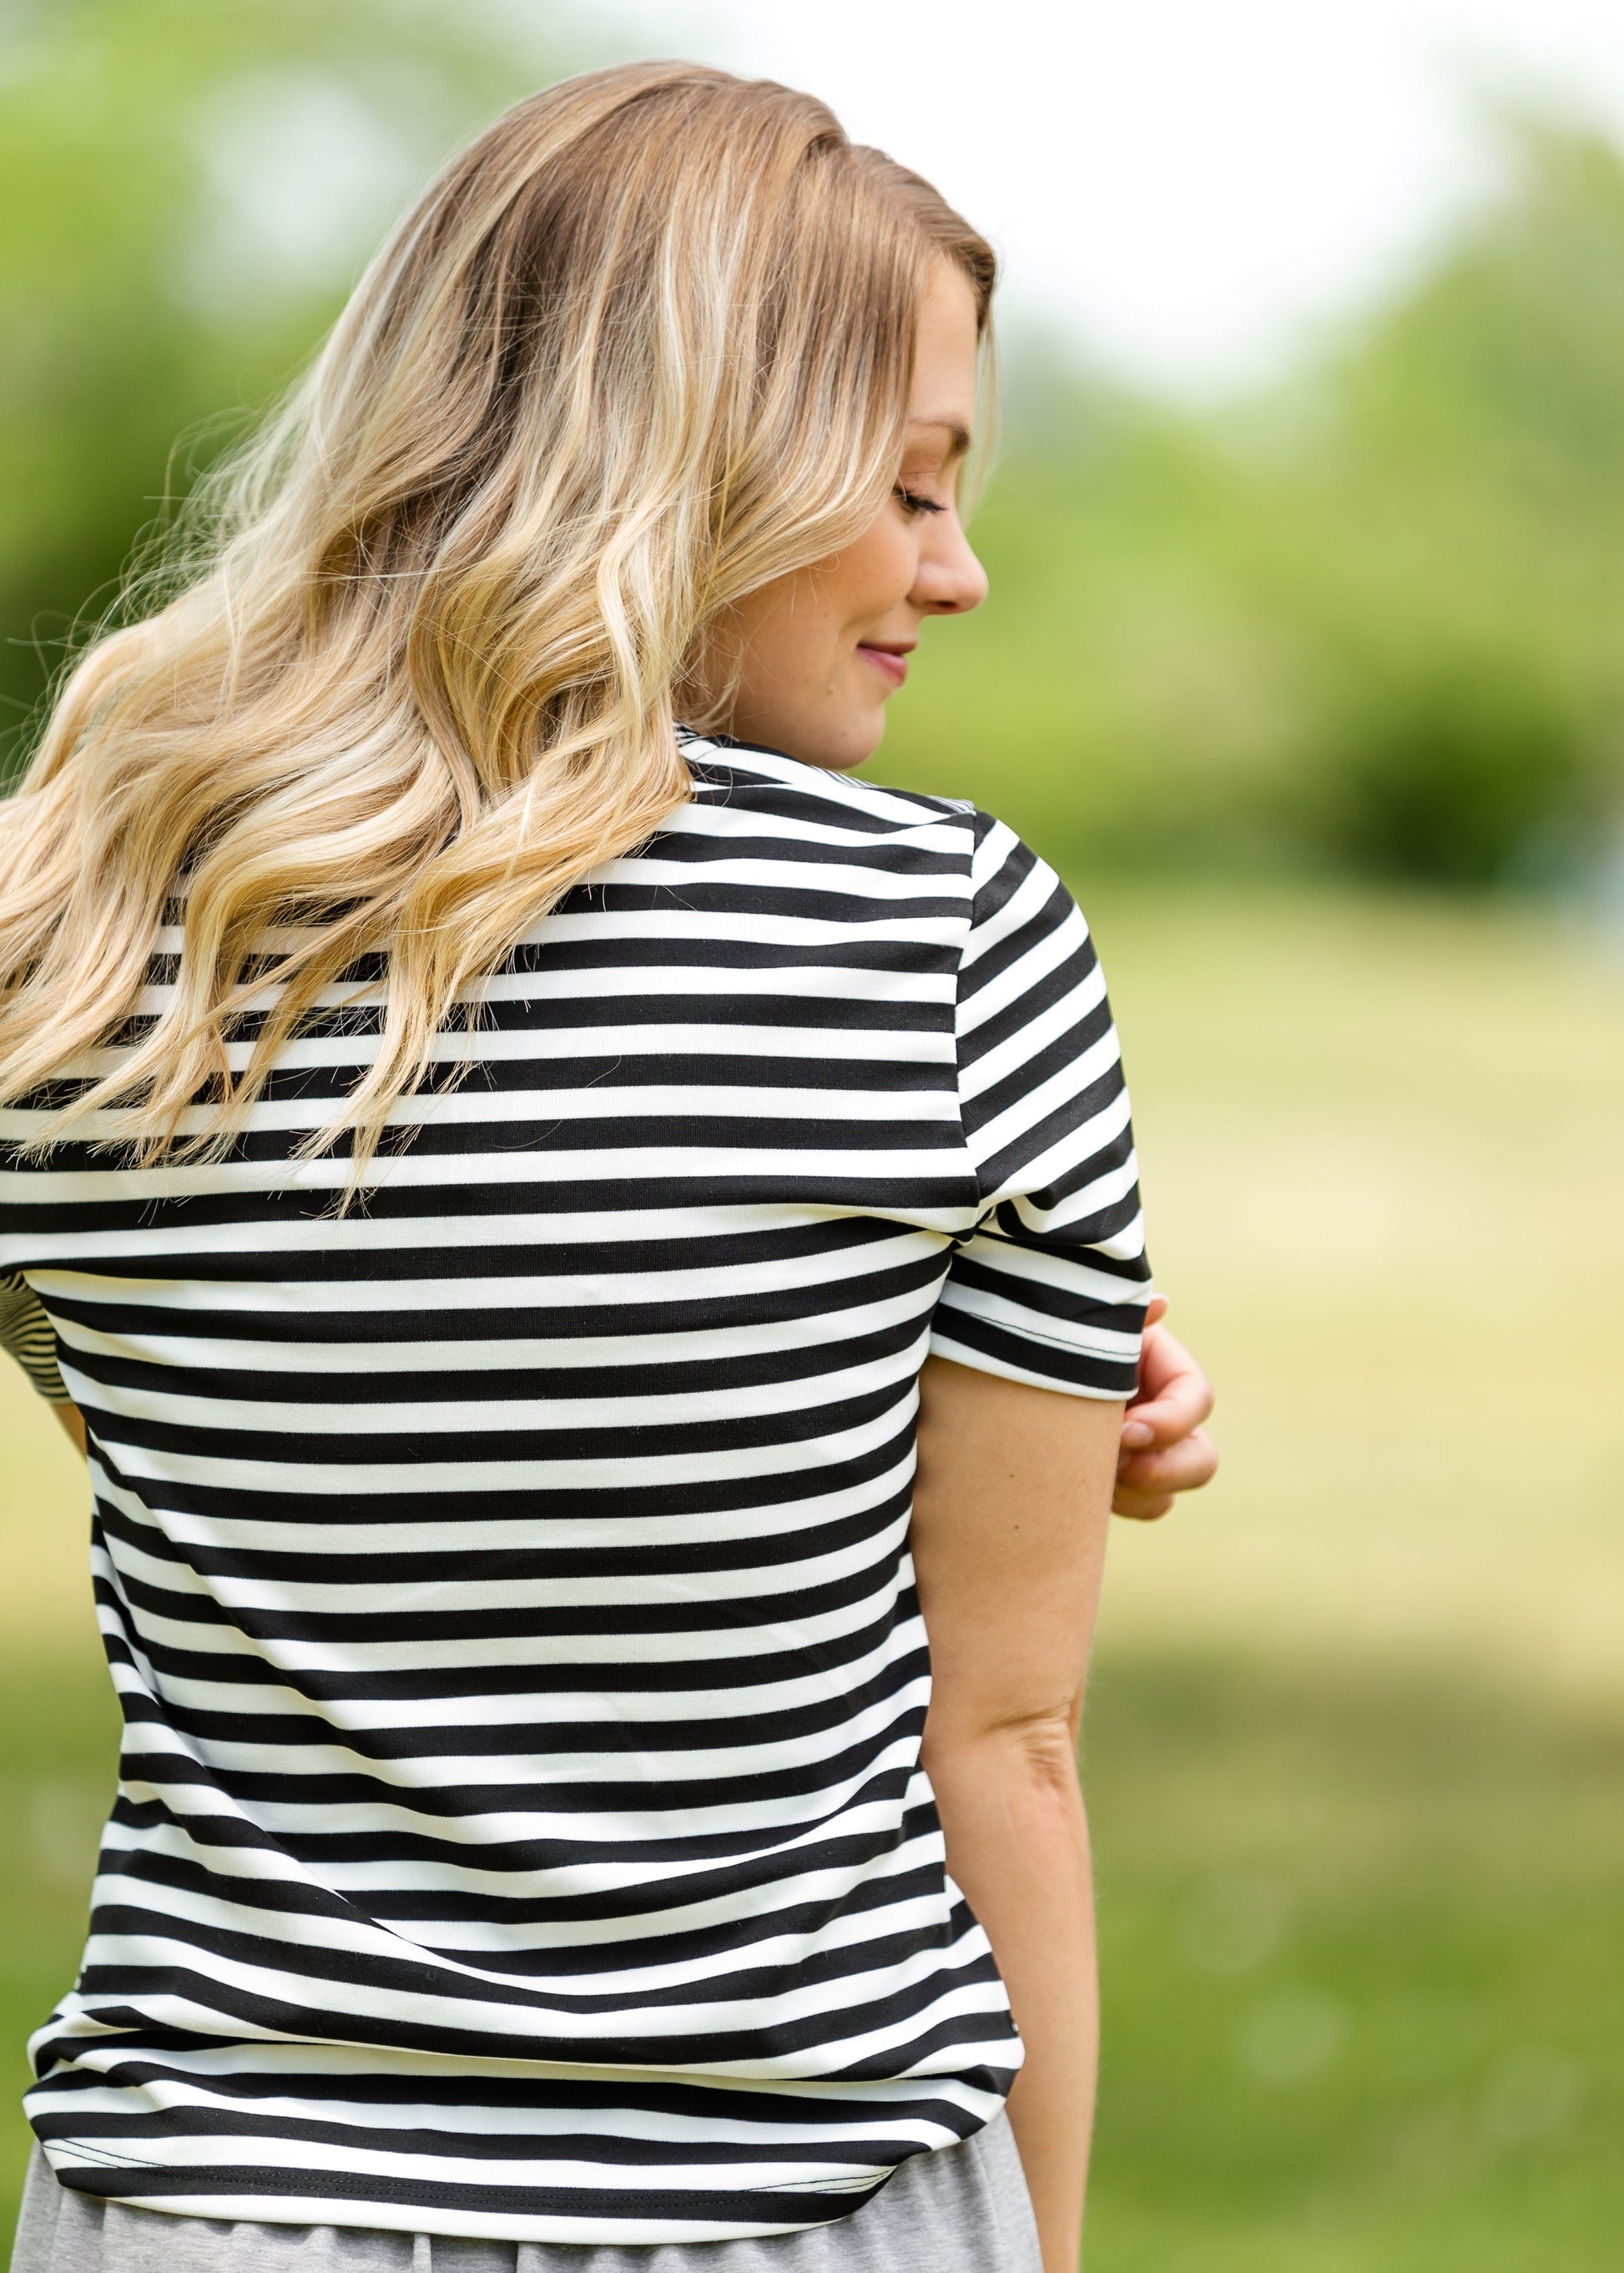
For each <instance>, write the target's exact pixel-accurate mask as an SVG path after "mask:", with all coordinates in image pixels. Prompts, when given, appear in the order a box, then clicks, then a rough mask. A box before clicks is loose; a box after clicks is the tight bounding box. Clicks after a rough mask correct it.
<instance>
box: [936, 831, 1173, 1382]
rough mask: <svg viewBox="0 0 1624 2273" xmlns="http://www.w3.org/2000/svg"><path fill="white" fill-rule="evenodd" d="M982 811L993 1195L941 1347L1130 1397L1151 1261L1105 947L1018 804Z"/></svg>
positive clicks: (969, 998)
mask: <svg viewBox="0 0 1624 2273" xmlns="http://www.w3.org/2000/svg"><path fill="white" fill-rule="evenodd" d="M976 828H977V844H976V851H975V857H974V866H973V869H972V888H973V892H974V901H973V907H972V913H971V921H970V928H969V933H968V936H967V938H966V943H965V949H964V956H963V961H962V964H961V967H960V971H959V1009H958V1039H959V1114H960V1120H961V1122H962V1125H963V1129H964V1133H965V1139H966V1144H968V1146H969V1149H970V1152H971V1156H972V1158H973V1159H974V1163H975V1168H976V1174H977V1176H978V1179H979V1181H980V1188H981V1199H982V1202H983V1205H984V1210H985V1212H984V1213H983V1214H982V1216H981V1220H980V1222H979V1223H978V1225H977V1226H976V1228H975V1230H974V1233H972V1234H971V1235H970V1236H969V1237H968V1238H966V1239H965V1240H963V1241H962V1242H960V1243H959V1247H958V1249H957V1251H956V1252H955V1254H954V1257H953V1259H952V1263H951V1267H950V1269H949V1272H948V1276H947V1281H946V1284H945V1286H944V1288H943V1291H942V1295H941V1299H940V1302H938V1304H937V1308H936V1318H935V1322H934V1326H933V1331H932V1335H931V1347H932V1349H933V1350H934V1351H936V1353H937V1354H939V1355H941V1356H943V1357H947V1358H952V1359H955V1360H956V1361H957V1362H959V1364H961V1365H972V1366H977V1367H979V1368H980V1369H981V1370H982V1371H983V1372H985V1373H996V1374H1003V1375H1004V1376H1006V1377H1008V1378H1009V1379H1011V1380H1012V1381H1025V1382H1030V1383H1032V1384H1034V1385H1035V1386H1036V1387H1038V1388H1041V1389H1058V1390H1064V1391H1069V1392H1071V1394H1072V1395H1074V1396H1078V1397H1101V1398H1115V1397H1121V1398H1127V1397H1131V1396H1132V1393H1133V1391H1134V1388H1135V1386H1136V1384H1137V1380H1138V1371H1139V1340H1140V1337H1141V1335H1142V1333H1143V1331H1144V1324H1145V1309H1146V1305H1147V1302H1149V1300H1150V1294H1151V1284H1150V1266H1149V1264H1148V1263H1147V1260H1146V1255H1145V1231H1144V1220H1143V1217H1142V1215H1141V1212H1140V1208H1139V1173H1138V1164H1137V1162H1136V1160H1135V1157H1134V1151H1133V1129H1132V1121H1131V1120H1130V1118H1129V1110H1128V1091H1127V1087H1126V1084H1125V1083H1124V1079H1123V1071H1122V1058H1121V1053H1120V1051H1119V1050H1118V1048H1117V1043H1116V1027H1115V1026H1114V1025H1113V1024H1112V1022H1111V1012H1110V1005H1109V1001H1107V999H1106V994H1105V982H1104V979H1103V977H1102V975H1101V970H1100V964H1099V958H1098V957H1097V956H1096V955H1095V953H1094V941H1093V940H1092V939H1091V938H1090V936H1089V933H1088V926H1087V925H1086V923H1085V922H1084V921H1083V918H1082V915H1081V912H1080V911H1079V909H1078V906H1077V904H1076V903H1075V901H1074V900H1073V899H1072V897H1071V894H1070V893H1069V892H1068V891H1067V890H1066V888H1065V886H1064V884H1063V883H1062V882H1061V881H1060V879H1059V878H1058V877H1057V876H1056V874H1055V872H1054V870H1053V869H1052V868H1050V867H1049V866H1046V865H1045V863H1044V862H1043V861H1041V860H1040V859H1038V857H1037V855H1036V854H1035V853H1034V852H1033V851H1030V850H1029V849H1028V848H1027V846H1026V845H1025V844H1022V843H1021V842H1020V840H1019V837H1017V836H1015V835H1014V834H1013V833H1012V832H1011V830H1010V829H1006V828H1005V827H1004V824H1003V822H1002V821H990V820H989V819H988V818H987V816H986V815H985V814H978V815H977V816H976Z"/></svg>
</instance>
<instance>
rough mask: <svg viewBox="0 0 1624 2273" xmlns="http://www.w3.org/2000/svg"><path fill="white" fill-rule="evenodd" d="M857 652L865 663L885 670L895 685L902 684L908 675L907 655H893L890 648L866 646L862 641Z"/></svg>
mask: <svg viewBox="0 0 1624 2273" xmlns="http://www.w3.org/2000/svg"><path fill="white" fill-rule="evenodd" d="M857 652H858V654H859V655H860V656H861V657H862V659H863V661H864V662H865V663H871V664H873V665H874V667H875V669H876V671H883V672H884V674H885V676H886V678H887V679H890V681H891V685H892V686H901V684H902V682H903V680H904V679H906V677H907V675H908V659H907V657H906V655H893V654H892V653H891V649H889V648H885V647H865V646H863V645H862V644H861V642H859V645H858V649H857Z"/></svg>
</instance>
